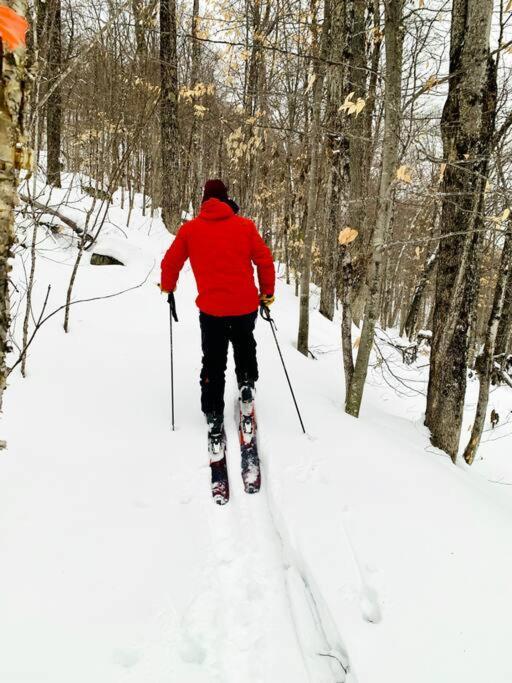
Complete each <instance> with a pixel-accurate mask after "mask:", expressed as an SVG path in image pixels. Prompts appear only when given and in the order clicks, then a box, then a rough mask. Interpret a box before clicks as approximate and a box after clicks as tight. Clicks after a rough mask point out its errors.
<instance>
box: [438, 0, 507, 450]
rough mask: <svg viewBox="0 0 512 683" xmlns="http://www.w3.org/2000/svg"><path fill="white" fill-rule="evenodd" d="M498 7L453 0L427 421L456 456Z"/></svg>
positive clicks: (487, 0)
mask: <svg viewBox="0 0 512 683" xmlns="http://www.w3.org/2000/svg"><path fill="white" fill-rule="evenodd" d="M492 9H493V2H492V0H455V2H454V4H453V7H452V30H451V45H450V81H449V83H450V85H449V91H448V97H447V100H446V104H445V107H444V110H443V115H442V119H441V130H442V135H443V147H444V157H445V161H446V164H447V166H446V170H445V173H444V180H443V204H442V212H441V243H440V247H439V257H438V265H437V280H436V292H435V303H434V326H433V339H432V352H431V365H430V375H429V385H428V394H427V410H426V420H425V424H426V425H427V427H428V428H429V429H430V433H431V440H432V444H433V445H434V446H437V447H438V448H441V449H442V450H444V451H446V453H448V454H449V455H450V456H451V458H452V459H453V460H454V461H455V459H456V457H457V451H458V446H459V439H460V430H461V426H462V415H463V408H464V398H465V393H466V368H467V354H468V323H469V318H470V314H471V310H472V306H473V300H474V295H475V290H476V277H477V272H478V262H479V259H480V251H481V249H480V247H481V243H482V239H483V238H482V231H481V228H482V225H483V216H482V212H483V206H484V192H485V186H486V182H487V173H488V163H489V156H490V151H491V140H492V135H493V131H494V118H495V110H496V68H495V64H494V62H493V60H492V58H491V56H490V51H489V40H490V30H491V19H492ZM461 231H464V233H463V234H461V235H460V234H458V235H454V236H450V237H444V238H443V236H446V235H449V234H451V233H454V232H455V233H460V232H461Z"/></svg>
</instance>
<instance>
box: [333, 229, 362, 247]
mask: <svg viewBox="0 0 512 683" xmlns="http://www.w3.org/2000/svg"><path fill="white" fill-rule="evenodd" d="M358 234H359V233H358V231H357V230H356V229H355V228H344V229H343V230H342V231H341V232H340V234H339V236H338V242H339V243H340V244H343V245H345V244H350V243H351V242H353V241H354V240H355V239H356V237H357V236H358Z"/></svg>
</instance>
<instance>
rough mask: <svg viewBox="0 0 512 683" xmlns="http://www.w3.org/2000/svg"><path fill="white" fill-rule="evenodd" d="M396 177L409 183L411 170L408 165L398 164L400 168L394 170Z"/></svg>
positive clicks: (410, 181)
mask: <svg viewBox="0 0 512 683" xmlns="http://www.w3.org/2000/svg"><path fill="white" fill-rule="evenodd" d="M396 177H397V178H398V180H401V181H402V182H404V183H408V184H409V185H410V184H411V183H412V171H411V169H410V168H409V166H405V165H404V166H400V168H397V170H396Z"/></svg>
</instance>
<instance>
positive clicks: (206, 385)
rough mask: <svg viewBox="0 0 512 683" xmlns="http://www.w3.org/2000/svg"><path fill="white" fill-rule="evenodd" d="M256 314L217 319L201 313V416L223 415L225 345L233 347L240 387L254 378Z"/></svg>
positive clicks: (254, 380)
mask: <svg viewBox="0 0 512 683" xmlns="http://www.w3.org/2000/svg"><path fill="white" fill-rule="evenodd" d="M257 315H258V312H257V311H255V312H254V313H249V314H247V315H236V316H226V317H217V316H213V315H207V314H206V313H203V312H201V313H200V314H199V321H200V323H201V343H202V347H203V367H202V370H201V408H202V410H203V412H204V413H212V412H223V410H224V386H225V383H226V382H225V373H226V365H227V360H228V347H229V342H231V344H232V345H233V355H234V357H235V369H236V378H237V380H238V383H239V384H241V383H243V382H246V381H251V382H256V380H257V379H258V362H257V360H256V340H255V339H254V335H253V332H254V326H255V324H256V318H257Z"/></svg>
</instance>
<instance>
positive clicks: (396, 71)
mask: <svg viewBox="0 0 512 683" xmlns="http://www.w3.org/2000/svg"><path fill="white" fill-rule="evenodd" d="M403 5H404V1H403V0H388V1H387V2H386V6H385V17H386V18H385V35H386V92H385V129H384V142H383V148H382V170H381V179H380V187H379V203H378V211H377V224H376V226H375V231H374V235H373V245H372V251H373V253H372V259H373V261H372V268H371V272H370V291H369V295H368V300H367V304H366V310H365V316H364V323H363V329H362V332H361V341H360V343H359V350H358V354H357V360H356V364H355V367H354V373H353V375H352V381H351V382H350V387H349V389H348V395H347V402H346V412H347V413H348V414H349V415H353V416H354V417H358V416H359V410H360V407H361V401H362V398H363V391H364V385H365V382H366V375H367V373H368V363H369V360H370V353H371V350H372V346H373V337H374V333H375V325H376V322H377V314H378V304H379V292H380V284H381V277H382V256H383V252H382V245H383V243H384V240H385V237H386V233H387V231H388V226H389V222H390V220H391V216H392V209H393V200H392V194H393V186H394V178H395V173H396V166H397V160H398V148H399V143H400V121H401V85H402V57H403V41H404V30H403V25H402V13H403Z"/></svg>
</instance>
